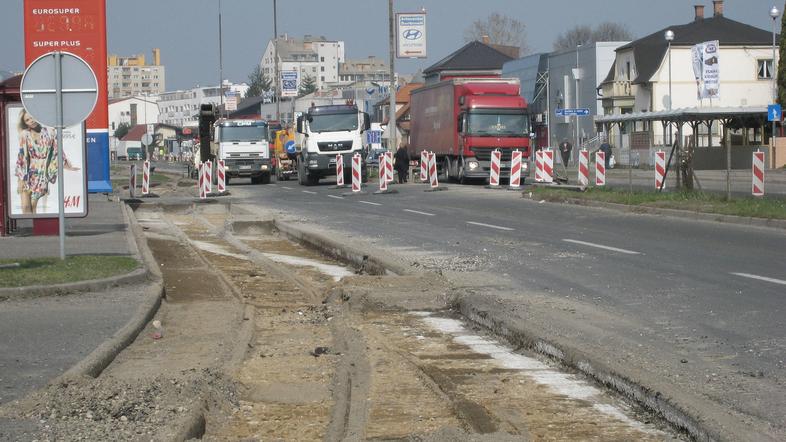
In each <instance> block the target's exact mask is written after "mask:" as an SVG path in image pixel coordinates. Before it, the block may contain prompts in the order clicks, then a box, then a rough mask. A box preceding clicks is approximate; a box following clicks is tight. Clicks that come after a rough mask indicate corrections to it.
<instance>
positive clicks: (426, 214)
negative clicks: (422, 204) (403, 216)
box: [404, 209, 436, 216]
mask: <svg viewBox="0 0 786 442" xmlns="http://www.w3.org/2000/svg"><path fill="white" fill-rule="evenodd" d="M404 211H405V212H409V213H414V214H417V215H424V216H436V215H434V214H433V213H428V212H421V211H420V210H411V209H404Z"/></svg>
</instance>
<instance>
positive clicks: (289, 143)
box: [284, 140, 297, 153]
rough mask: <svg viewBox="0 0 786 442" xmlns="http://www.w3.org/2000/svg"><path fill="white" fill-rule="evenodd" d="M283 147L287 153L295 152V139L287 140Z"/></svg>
mask: <svg viewBox="0 0 786 442" xmlns="http://www.w3.org/2000/svg"><path fill="white" fill-rule="evenodd" d="M284 149H285V150H286V151H287V153H295V152H296V151H297V150H296V149H295V141H294V140H289V141H287V142H286V144H284Z"/></svg>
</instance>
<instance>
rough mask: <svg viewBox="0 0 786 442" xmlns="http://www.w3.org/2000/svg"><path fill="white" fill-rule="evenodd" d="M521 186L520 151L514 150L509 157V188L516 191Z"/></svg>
mask: <svg viewBox="0 0 786 442" xmlns="http://www.w3.org/2000/svg"><path fill="white" fill-rule="evenodd" d="M520 186H521V151H520V150H518V149H516V150H514V151H513V155H512V156H511V157H510V185H509V186H508V187H510V188H511V189H518V188H519V187H520Z"/></svg>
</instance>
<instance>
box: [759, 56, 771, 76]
mask: <svg viewBox="0 0 786 442" xmlns="http://www.w3.org/2000/svg"><path fill="white" fill-rule="evenodd" d="M756 63H757V65H758V66H757V67H758V69H757V71H756V72H757V78H758V79H759V80H771V79H772V59H768V60H756Z"/></svg>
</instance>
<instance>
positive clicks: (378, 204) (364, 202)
mask: <svg viewBox="0 0 786 442" xmlns="http://www.w3.org/2000/svg"><path fill="white" fill-rule="evenodd" d="M358 202H359V203H361V204H368V205H369V206H381V205H382V204H380V203H372V202H371V201H358Z"/></svg>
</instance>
